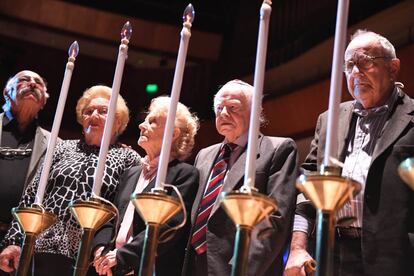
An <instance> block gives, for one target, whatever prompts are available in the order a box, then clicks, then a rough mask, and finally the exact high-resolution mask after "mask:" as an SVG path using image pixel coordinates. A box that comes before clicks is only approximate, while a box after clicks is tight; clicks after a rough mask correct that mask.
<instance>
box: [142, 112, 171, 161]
mask: <svg viewBox="0 0 414 276" xmlns="http://www.w3.org/2000/svg"><path fill="white" fill-rule="evenodd" d="M165 122H166V115H165V114H164V113H159V112H154V111H151V112H150V113H149V114H148V115H147V117H146V118H145V121H144V122H142V123H141V124H140V125H139V129H140V131H141V134H140V136H139V139H138V145H139V146H140V147H142V148H143V149H144V150H145V152H146V153H147V154H148V155H149V156H150V157H152V158H155V157H157V156H158V155H159V154H160V152H161V145H162V138H163V136H164V128H165Z"/></svg>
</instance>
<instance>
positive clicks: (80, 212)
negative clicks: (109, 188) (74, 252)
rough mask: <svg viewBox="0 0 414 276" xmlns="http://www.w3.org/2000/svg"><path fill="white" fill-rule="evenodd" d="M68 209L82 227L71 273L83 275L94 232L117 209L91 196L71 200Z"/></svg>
mask: <svg viewBox="0 0 414 276" xmlns="http://www.w3.org/2000/svg"><path fill="white" fill-rule="evenodd" d="M70 211H71V212H72V214H73V215H74V216H75V218H76V220H77V221H78V223H79V225H80V226H81V228H82V239H81V243H80V245H79V250H78V256H77V258H76V265H75V270H74V272H73V275H74V276H84V275H86V273H87V272H88V267H89V258H90V256H91V250H92V248H91V246H92V241H93V237H94V235H95V232H96V230H98V229H99V228H101V227H102V226H103V225H104V224H105V223H107V222H108V221H110V220H111V219H113V218H114V217H115V216H116V214H117V210H116V208H115V207H114V206H113V205H110V204H108V203H107V202H105V201H103V200H100V199H98V198H91V199H89V200H78V201H76V202H71V204H70Z"/></svg>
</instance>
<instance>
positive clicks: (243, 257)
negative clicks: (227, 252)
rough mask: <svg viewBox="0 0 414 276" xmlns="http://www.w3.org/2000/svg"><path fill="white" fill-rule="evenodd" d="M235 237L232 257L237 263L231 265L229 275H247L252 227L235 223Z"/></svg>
mask: <svg viewBox="0 0 414 276" xmlns="http://www.w3.org/2000/svg"><path fill="white" fill-rule="evenodd" d="M236 227H237V230H236V238H235V241H234V256H233V259H234V260H235V263H236V264H237V265H233V267H232V270H231V276H239V275H247V269H246V266H247V260H248V257H249V246H250V240H251V234H252V230H253V228H252V227H250V226H246V225H237V226H236Z"/></svg>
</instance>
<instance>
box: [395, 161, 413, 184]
mask: <svg viewBox="0 0 414 276" xmlns="http://www.w3.org/2000/svg"><path fill="white" fill-rule="evenodd" d="M398 174H399V175H400V177H401V178H402V180H404V181H405V183H407V185H408V186H410V188H411V189H413V190H414V158H407V159H405V160H404V161H403V162H401V164H400V166H399V167H398Z"/></svg>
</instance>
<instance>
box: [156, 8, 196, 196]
mask: <svg viewBox="0 0 414 276" xmlns="http://www.w3.org/2000/svg"><path fill="white" fill-rule="evenodd" d="M183 21H184V23H183V29H182V30H181V40H180V47H179V49H178V56H177V63H176V65H175V73H174V81H173V86H172V90H171V101H170V107H169V109H168V116H167V122H166V124H165V130H164V137H163V142H162V147H161V154H160V160H159V164H158V171H157V178H156V181H155V188H154V190H163V189H164V182H165V177H166V175H167V169H168V163H169V159H170V151H171V143H172V136H173V132H174V126H175V114H176V111H177V104H178V100H179V98H180V91H181V84H182V82H183V73H184V68H185V60H186V57H187V49H188V42H189V41H190V37H191V23H193V21H194V8H193V5H191V4H188V6H187V7H186V9H185V10H184V15H183Z"/></svg>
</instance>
